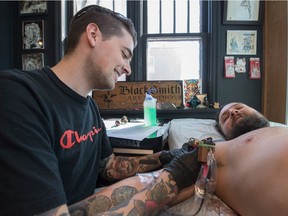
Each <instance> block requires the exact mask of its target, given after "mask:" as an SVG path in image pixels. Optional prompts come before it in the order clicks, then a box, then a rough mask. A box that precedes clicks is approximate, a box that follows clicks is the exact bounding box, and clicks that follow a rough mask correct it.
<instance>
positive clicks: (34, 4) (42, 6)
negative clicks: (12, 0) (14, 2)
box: [19, 0, 47, 15]
mask: <svg viewBox="0 0 288 216" xmlns="http://www.w3.org/2000/svg"><path fill="white" fill-rule="evenodd" d="M19 13H20V15H30V14H33V15H36V14H45V13H47V1H41V0H39V1H31V0H24V1H19Z"/></svg>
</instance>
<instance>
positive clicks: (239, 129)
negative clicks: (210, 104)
mask: <svg viewBox="0 0 288 216" xmlns="http://www.w3.org/2000/svg"><path fill="white" fill-rule="evenodd" d="M215 120H216V123H217V124H216V128H217V129H218V130H219V132H221V133H222V135H223V136H224V137H225V138H226V139H227V140H230V139H234V138H236V137H238V136H240V135H242V134H245V133H247V132H249V131H252V130H256V129H259V128H263V127H269V126H270V123H269V121H268V120H267V119H266V117H265V116H263V115H262V114H261V113H260V112H258V111H257V110H255V109H253V108H252V107H249V106H247V105H246V104H243V103H236V102H235V103H229V104H226V105H225V106H222V107H221V108H220V109H219V110H218V112H217V114H216V118H215Z"/></svg>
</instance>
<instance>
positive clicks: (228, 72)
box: [224, 56, 236, 78]
mask: <svg viewBox="0 0 288 216" xmlns="http://www.w3.org/2000/svg"><path fill="white" fill-rule="evenodd" d="M224 65H225V67H224V77H225V78H235V77H236V76H235V63H234V56H225V57H224Z"/></svg>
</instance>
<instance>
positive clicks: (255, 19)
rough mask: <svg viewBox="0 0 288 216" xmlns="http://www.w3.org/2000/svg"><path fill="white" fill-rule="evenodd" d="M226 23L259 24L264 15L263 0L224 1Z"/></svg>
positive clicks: (224, 21)
mask: <svg viewBox="0 0 288 216" xmlns="http://www.w3.org/2000/svg"><path fill="white" fill-rule="evenodd" d="M223 14H224V17H223V23H224V24H233V25H237V24H239V25H259V24H260V23H261V17H262V1H261V0H245V1H243V0H240V1H239V0H226V1H224V13H223Z"/></svg>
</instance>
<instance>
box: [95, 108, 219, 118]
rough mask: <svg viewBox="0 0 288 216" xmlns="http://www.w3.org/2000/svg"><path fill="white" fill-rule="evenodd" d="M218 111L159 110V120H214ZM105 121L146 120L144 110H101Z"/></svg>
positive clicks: (205, 109)
mask: <svg viewBox="0 0 288 216" xmlns="http://www.w3.org/2000/svg"><path fill="white" fill-rule="evenodd" d="M217 111H218V109H210V108H201V109H175V110H157V119H158V120H159V121H170V120H171V119H176V118H197V119H214V118H215V115H216V112H217ZM100 113H101V116H102V118H104V119H108V118H121V117H122V116H123V115H126V116H127V117H128V118H129V119H133V118H141V119H143V118H144V114H143V110H100Z"/></svg>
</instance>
